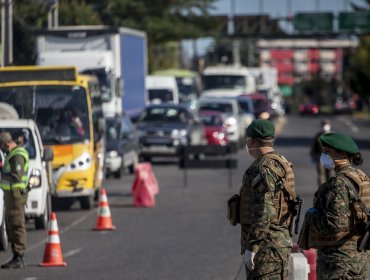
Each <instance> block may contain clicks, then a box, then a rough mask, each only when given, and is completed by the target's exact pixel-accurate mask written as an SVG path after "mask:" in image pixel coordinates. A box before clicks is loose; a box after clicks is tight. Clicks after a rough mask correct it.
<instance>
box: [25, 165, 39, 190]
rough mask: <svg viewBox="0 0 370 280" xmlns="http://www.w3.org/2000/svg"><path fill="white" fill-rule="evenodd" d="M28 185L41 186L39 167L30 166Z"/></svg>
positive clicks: (30, 186)
mask: <svg viewBox="0 0 370 280" xmlns="http://www.w3.org/2000/svg"><path fill="white" fill-rule="evenodd" d="M28 187H29V188H31V189H34V188H39V187H41V171H40V170H39V169H35V168H32V170H31V173H30V177H29V178H28Z"/></svg>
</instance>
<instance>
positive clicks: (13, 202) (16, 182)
mask: <svg viewBox="0 0 370 280" xmlns="http://www.w3.org/2000/svg"><path fill="white" fill-rule="evenodd" d="M0 148H1V150H3V151H4V152H5V153H6V157H5V163H4V167H3V170H2V172H1V181H0V188H1V189H2V190H3V191H4V204H5V220H6V225H7V231H8V236H9V241H10V242H11V244H12V251H13V258H12V259H11V260H9V261H8V262H6V263H5V264H3V265H1V268H22V267H25V263H24V259H23V255H24V251H25V249H26V224H25V212H24V207H25V205H26V202H27V197H28V190H27V181H28V175H27V174H28V166H29V156H28V152H27V151H26V149H25V148H23V147H20V146H17V144H16V143H15V141H14V140H13V138H12V136H11V134H10V133H9V132H2V133H0Z"/></svg>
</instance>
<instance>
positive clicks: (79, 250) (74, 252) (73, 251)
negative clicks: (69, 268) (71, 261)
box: [63, 247, 82, 258]
mask: <svg viewBox="0 0 370 280" xmlns="http://www.w3.org/2000/svg"><path fill="white" fill-rule="evenodd" d="M81 251H82V248H81V247H80V248H77V249H73V250H71V251H68V252H67V253H65V254H63V258H68V257H71V256H73V255H76V254H78V253H79V252H81Z"/></svg>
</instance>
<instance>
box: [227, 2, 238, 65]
mask: <svg viewBox="0 0 370 280" xmlns="http://www.w3.org/2000/svg"><path fill="white" fill-rule="evenodd" d="M234 16H235V0H231V6H230V17H229V25H228V34H229V36H233V35H235V19H234ZM232 54H233V64H234V65H240V40H239V39H237V38H235V36H233V39H232Z"/></svg>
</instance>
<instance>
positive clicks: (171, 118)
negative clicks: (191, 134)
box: [140, 107, 187, 123]
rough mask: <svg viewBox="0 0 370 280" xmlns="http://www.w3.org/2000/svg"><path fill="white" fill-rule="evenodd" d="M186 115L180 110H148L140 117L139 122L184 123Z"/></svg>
mask: <svg viewBox="0 0 370 280" xmlns="http://www.w3.org/2000/svg"><path fill="white" fill-rule="evenodd" d="M186 120H187V114H186V111H185V110H184V109H182V108H174V107H171V108H164V107H158V108H148V109H146V110H145V111H144V112H143V113H142V114H141V116H140V121H141V122H172V123H179V122H186Z"/></svg>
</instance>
